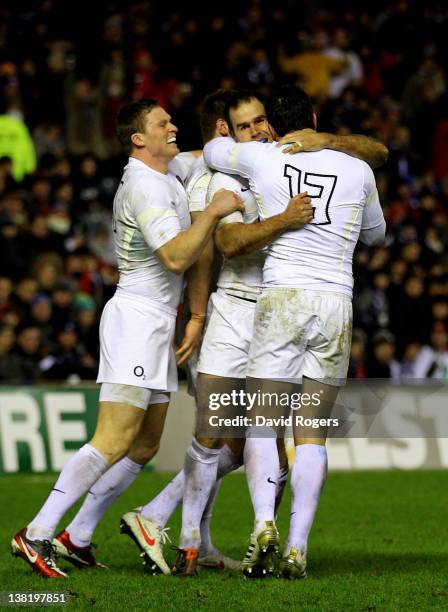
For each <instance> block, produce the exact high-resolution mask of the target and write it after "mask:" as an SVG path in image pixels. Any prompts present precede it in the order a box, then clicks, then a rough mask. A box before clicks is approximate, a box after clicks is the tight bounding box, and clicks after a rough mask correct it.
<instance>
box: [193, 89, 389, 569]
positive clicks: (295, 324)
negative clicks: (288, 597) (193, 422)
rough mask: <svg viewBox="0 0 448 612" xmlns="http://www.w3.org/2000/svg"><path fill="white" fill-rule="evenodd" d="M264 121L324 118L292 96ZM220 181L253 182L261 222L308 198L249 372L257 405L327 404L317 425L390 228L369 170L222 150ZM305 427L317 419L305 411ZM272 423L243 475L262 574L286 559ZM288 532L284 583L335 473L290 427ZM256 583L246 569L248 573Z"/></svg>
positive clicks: (257, 326) (282, 128)
mask: <svg viewBox="0 0 448 612" xmlns="http://www.w3.org/2000/svg"><path fill="white" fill-rule="evenodd" d="M267 112H268V116H269V118H270V121H271V122H272V125H273V127H274V129H275V130H276V132H277V134H278V135H279V136H285V135H287V134H288V133H289V132H292V131H293V130H300V129H307V130H312V129H315V127H316V116H315V114H314V113H313V109H312V106H311V102H310V100H309V99H308V97H307V96H306V94H305V93H304V92H303V91H301V90H300V89H298V88H295V87H285V88H283V89H282V90H279V91H278V92H277V93H276V94H274V95H272V96H271V98H270V104H268V107H267ZM204 156H205V160H206V162H207V163H208V164H209V165H210V166H211V167H212V168H214V169H216V170H219V171H221V172H226V173H229V174H235V173H238V174H240V175H241V176H242V177H244V178H246V179H247V180H248V181H249V185H250V187H251V190H252V191H253V193H254V194H255V197H256V200H257V205H258V211H259V215H260V218H261V219H262V220H264V219H269V218H271V217H272V216H275V215H277V214H279V213H280V212H281V211H283V210H284V209H285V205H286V203H287V202H288V201H289V199H290V198H291V197H293V196H294V195H295V194H297V193H299V192H301V191H303V190H305V189H306V190H307V192H308V194H309V195H310V197H311V198H312V202H313V209H314V216H313V220H312V221H311V222H310V223H309V224H307V225H305V226H304V227H303V228H302V229H300V230H299V231H291V232H285V233H284V234H282V236H280V238H278V239H277V240H276V241H274V242H273V243H272V245H271V246H270V247H269V249H268V254H267V258H266V262H265V266H264V271H263V290H262V293H261V296H260V297H259V299H258V301H257V307H256V312H255V323H254V331H253V340H252V343H251V347H250V354H249V363H248V386H247V390H248V392H249V393H257V392H260V391H261V392H263V393H271V394H277V395H278V396H279V395H280V394H282V393H289V394H290V393H291V392H292V391H293V390H294V389H295V385H297V384H298V383H302V393H303V394H304V395H305V396H308V395H309V396H310V397H312V396H313V394H317V395H318V396H319V398H320V401H319V409H318V411H317V413H318V415H319V416H323V417H325V416H328V415H329V414H330V412H331V408H332V406H333V404H334V401H335V398H336V396H337V392H338V388H339V386H340V385H341V384H343V382H344V380H345V377H346V374H347V368H348V359H349V353H350V339H351V321H352V310H351V296H352V286H353V278H352V256H353V250H354V247H355V245H356V242H357V240H358V238H359V237H360V236H361V239H362V240H363V242H365V243H367V244H379V243H380V242H381V241H382V240H383V239H384V234H385V222H384V217H383V213H382V210H381V206H380V204H379V199H378V193H377V190H376V186H375V179H374V176H373V173H372V170H371V169H370V167H369V166H368V165H367V164H366V163H364V162H363V161H360V160H358V159H355V158H353V157H349V156H347V155H344V154H343V153H340V152H337V151H331V150H327V149H324V150H321V151H318V152H310V153H303V154H300V155H296V156H294V158H293V159H292V158H289V157H287V158H285V156H284V154H283V152H282V151H281V149H279V148H278V147H276V145H275V144H262V143H243V144H241V143H235V142H232V141H231V140H230V139H229V138H219V139H215V140H214V141H212V142H211V143H209V144H208V145H206V147H205V150H204ZM301 415H302V416H305V417H307V416H313V417H314V416H315V415H316V414H315V412H313V408H310V407H309V406H308V407H305V406H302V408H301ZM257 416H260V417H265V418H269V417H271V420H270V421H268V420H266V421H263V422H264V423H268V424H267V425H266V426H264V427H263V428H262V429H261V430H260V427H257V426H250V427H249V428H248V430H247V439H246V444H245V449H244V463H245V469H246V475H247V480H248V485H249V490H250V494H251V498H252V503H253V506H254V511H255V523H254V530H253V533H252V538H255V539H256V542H257V545H258V551H259V554H258V563H262V562H263V558H264V557H267V556H269V555H271V554H272V553H273V552H276V551H277V550H278V548H279V534H278V531H277V528H276V525H275V494H274V492H273V490H272V489H273V487H272V486H271V485H270V482H271V481H272V480H275V478H276V475H277V473H278V469H279V459H278V453H277V445H276V437H277V435H278V434H279V431H278V429H276V428H275V426H274V424H273V423H275V421H274V420H273V418H272V417H278V416H279V406H277V407H276V409H275V410H270V409H269V407H266V406H264V405H263V403H262V402H260V403H259V404H258V405H257V406H256V409H255V410H254V412H253V414H252V417H253V419H254V423H255V422H256V417H257ZM293 434H294V444H295V450H296V452H295V459H294V465H293V469H292V479H291V486H292V512H291V524H290V531H289V535H288V539H287V542H286V547H285V550H284V554H283V558H282V561H281V564H280V570H281V573H282V575H283V576H285V577H288V578H300V577H303V576H305V574H306V554H307V541H308V535H309V532H310V529H311V526H312V523H313V519H314V515H315V512H316V509H317V505H318V501H319V498H320V493H321V490H322V487H323V484H324V481H325V477H326V472H327V456H326V448H325V438H326V428H325V427H321V428H320V429H319V430H317V432H316V430H315V429H309V430H308V429H307V428H303V427H302V426H298V425H296V424H295V421H294V427H293ZM246 569H247V573H249V574H250V570H251V567H250V564H246Z"/></svg>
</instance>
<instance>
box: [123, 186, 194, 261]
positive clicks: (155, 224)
mask: <svg viewBox="0 0 448 612" xmlns="http://www.w3.org/2000/svg"><path fill="white" fill-rule="evenodd" d="M133 212H134V214H135V220H136V222H137V225H138V227H139V229H140V231H141V232H142V234H143V237H144V239H145V242H146V243H147V245H148V246H149V247H150V248H151V249H152V251H157V249H160V247H161V246H163V245H164V244H165V243H167V242H169V241H170V240H172V239H173V238H174V237H175V236H177V234H178V233H179V232H180V231H181V229H182V228H181V226H180V221H179V216H178V214H177V211H176V207H175V204H174V202H173V201H172V199H171V195H170V192H169V189H167V188H166V187H165V185H163V184H161V185H154V184H152V185H145V183H144V182H143V181H141V182H140V183H139V184H137V185H136V187H135V190H134V194H133Z"/></svg>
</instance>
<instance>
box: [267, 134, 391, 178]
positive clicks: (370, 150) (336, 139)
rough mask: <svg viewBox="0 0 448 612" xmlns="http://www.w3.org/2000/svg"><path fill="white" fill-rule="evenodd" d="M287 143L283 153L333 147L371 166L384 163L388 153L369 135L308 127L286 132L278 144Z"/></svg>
mask: <svg viewBox="0 0 448 612" xmlns="http://www.w3.org/2000/svg"><path fill="white" fill-rule="evenodd" d="M289 143H291V144H290V146H287V147H285V148H284V149H283V152H284V153H300V152H302V153H303V152H304V151H320V150H321V149H333V150H334V151H340V152H341V153H347V155H351V156H352V157H357V158H358V159H362V160H363V161H365V162H367V163H368V164H369V166H371V167H372V168H378V167H379V166H382V165H383V164H385V163H386V161H387V157H388V154H389V152H388V149H387V147H386V146H385V145H384V144H383V143H382V142H379V141H378V140H375V139H374V138H370V137H369V136H363V135H362V134H349V135H346V136H338V135H336V134H328V133H326V132H316V131H315V130H312V129H310V128H307V129H305V130H299V131H297V132H290V133H289V134H286V136H284V137H283V138H282V139H281V140H279V144H278V146H282V145H285V144H289Z"/></svg>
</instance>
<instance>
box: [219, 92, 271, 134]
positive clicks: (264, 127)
mask: <svg viewBox="0 0 448 612" xmlns="http://www.w3.org/2000/svg"><path fill="white" fill-rule="evenodd" d="M229 118H230V122H231V125H232V132H233V136H234V138H235V140H236V141H237V142H251V141H252V140H264V139H267V141H268V142H272V136H271V132H270V129H269V123H268V120H267V118H266V111H265V109H264V106H263V104H262V103H261V102H260V100H257V98H251V99H250V100H249V101H247V102H242V103H241V104H240V105H239V106H238V108H231V109H230V111H229Z"/></svg>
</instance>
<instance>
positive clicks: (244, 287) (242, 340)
mask: <svg viewBox="0 0 448 612" xmlns="http://www.w3.org/2000/svg"><path fill="white" fill-rule="evenodd" d="M229 107H230V108H229V118H228V124H229V127H230V128H231V131H232V133H233V134H234V135H235V136H236V138H237V139H240V140H241V141H242V142H247V141H251V140H272V138H271V135H270V128H269V125H268V122H267V119H266V112H265V109H264V106H263V104H262V102H261V101H260V100H259V99H258V98H257V97H256V95H255V94H254V93H252V92H240V93H236V94H233V96H232V100H231V101H230V102H229ZM202 119H203V120H205V117H204V116H203V117H202ZM209 119H210V116H209ZM212 127H213V132H210V129H209V130H208V131H207V132H206V134H207V135H206V134H204V137H205V140H207V139H209V138H210V137H211V135H213V133H214V135H217V134H219V133H221V135H223V133H222V132H223V130H225V126H224V124H223V122H222V119H220V117H219V114H218V115H215V118H214V124H213V126H212ZM305 137H306V138H307V143H306V146H309V147H313V148H314V147H317V148H319V147H321V146H325V144H330V138H333V137H332V136H331V135H324V134H322V135H321V134H316V133H315V132H313V134H305V133H301V138H302V139H304V138H305ZM289 140H291V138H289ZM331 144H332V145H333V146H335V147H342V148H346V149H347V151H348V152H350V153H353V154H356V155H360V156H365V157H366V158H367V159H368V160H369V161H370V162H371V163H372V165H375V164H377V163H383V162H384V158H385V155H386V154H387V151H385V148H384V147H383V145H381V144H380V143H376V142H375V141H372V140H371V139H367V138H364V137H358V136H353V137H352V136H350V137H348V138H345V137H342V138H340V139H339V140H338V137H334V138H333V141H332V142H331ZM222 184H225V185H226V186H227V188H230V189H235V190H237V191H238V192H240V193H241V192H242V193H244V194H245V197H246V200H245V213H244V215H238V216H236V215H232V216H231V217H228V218H226V219H225V220H223V221H224V222H221V224H220V226H219V228H218V229H217V231H216V232H215V242H216V244H217V246H218V248H219V249H220V250H221V252H222V253H223V255H224V256H225V260H224V265H223V269H222V271H221V274H220V277H219V279H218V291H217V292H216V293H215V294H213V295H212V296H211V298H210V307H209V311H210V316H209V322H208V325H207V330H206V333H205V337H204V342H203V345H202V349H201V355H200V360H199V366H198V370H199V372H200V374H199V385H198V386H199V388H198V399H199V405H198V408H199V410H198V428H197V433H198V437H197V439H196V440H193V443H192V445H191V447H190V449H189V451H188V454H187V459H186V465H185V470H182V471H181V472H180V473H179V474H178V475H177V476H176V478H175V479H174V480H173V481H172V482H171V483H170V484H169V485H168V486H167V487H166V489H165V490H164V491H162V492H161V493H160V495H159V496H157V497H156V498H155V499H154V500H153V501H152V502H150V503H149V504H148V505H147V506H145V508H144V509H143V510H142V516H143V518H144V519H145V520H146V521H147V522H145V523H144V524H145V526H146V532H147V534H148V536H149V537H150V539H151V540H153V539H157V533H158V532H160V529H161V528H163V527H164V525H165V524H166V522H167V520H168V518H169V516H170V515H171V513H172V512H173V511H174V509H175V507H176V505H177V503H179V502H180V501H181V499H182V495H183V492H184V481H185V473H186V472H187V473H188V471H190V474H192V475H194V479H195V483H193V487H192V488H191V493H189V494H188V493H187V499H186V500H185V499H184V504H183V505H184V516H185V517H186V518H185V522H186V526H185V533H184V535H183V536H182V537H185V539H184V540H182V539H181V543H180V546H181V548H183V550H184V553H183V554H181V555H180V558H179V560H178V563H177V564H176V566H181V568H182V569H181V571H179V572H178V573H181V574H183V573H184V572H185V573H187V574H194V572H195V564H196V563H197V556H198V554H200V555H201V559H200V561H201V562H206V563H212V562H215V564H216V563H217V562H219V561H223V560H224V563H226V564H227V565H228V566H230V563H228V560H227V559H224V558H223V557H222V556H221V554H220V553H219V551H216V550H215V549H214V547H213V546H212V545H211V539H210V534H209V520H210V516H211V507H212V502H213V500H214V498H215V495H216V490H217V487H218V486H219V485H217V484H214V473H215V470H217V474H218V476H219V477H221V476H222V475H223V474H224V473H227V472H228V471H230V470H231V469H235V468H236V467H238V466H239V465H240V464H241V449H242V447H243V441H242V440H241V439H240V440H239V441H238V440H236V441H235V440H234V441H231V440H228V439H227V440H226V442H227V444H225V445H224V447H223V450H222V451H221V453H220V454H219V455H218V458H216V454H215V453H214V452H213V451H214V449H216V448H217V447H219V446H221V445H222V444H223V442H224V440H221V439H220V437H219V436H218V435H217V433H216V434H215V436H214V437H212V436H211V435H210V432H208V438H207V436H204V433H205V432H204V431H201V418H202V417H204V416H205V415H206V414H207V413H208V414H209V411H208V406H207V398H208V396H209V394H210V393H212V392H216V391H224V390H227V391H229V390H230V389H243V388H244V382H245V376H246V366H247V356H248V350H249V344H250V340H251V336H252V322H253V316H254V312H255V301H256V299H257V297H258V295H259V292H260V283H261V268H262V264H263V260H264V256H263V255H260V254H259V253H257V251H259V250H260V249H261V248H262V247H263V246H264V245H266V244H268V243H269V242H270V241H272V240H273V239H274V238H275V237H277V236H278V235H279V234H280V233H281V231H285V224H284V221H285V219H284V218H283V219H282V217H281V216H280V217H276V218H274V217H271V218H270V219H269V220H268V221H269V222H270V223H268V224H267V223H266V221H265V222H262V223H254V221H256V220H257V216H258V215H257V212H256V210H255V202H254V200H253V198H252V194H251V193H250V192H249V189H248V186H247V183H246V182H244V181H240V180H237V179H236V178H235V177H225V176H224V175H220V174H219V173H216V174H215V175H214V176H212V174H211V173H210V171H209V170H208V169H207V168H206V167H204V165H203V162H202V160H200V159H199V160H198V161H197V162H196V164H195V168H194V170H193V173H192V180H191V181H190V182H189V184H188V186H187V192H188V193H189V196H190V197H189V202H190V210H191V211H192V214H194V213H195V212H196V211H202V210H204V207H205V204H206V198H207V194H208V197H209V198H210V197H211V196H212V194H213V191H214V190H215V189H219V188H220V186H221V185H222ZM304 221H305V219H301V223H299V224H298V225H303V222H304ZM282 222H283V229H282V225H281V224H282ZM243 253H246V254H247V253H249V254H251V255H249V256H246V257H244V258H243V257H235V258H234V259H232V257H234V256H236V255H239V254H243ZM227 437H228V436H227ZM207 449H209V450H207ZM282 459H283V461H282V463H283V465H282V466H281V468H282V469H281V470H280V471H279V476H278V477H277V478H276V479H271V481H270V482H271V486H272V483H274V484H275V491H276V504H278V501H279V499H280V497H281V491H282V489H283V486H284V482H285V480H286V475H287V463H286V457H285V455H284V453H283V456H282ZM216 463H218V467H217V468H216ZM196 470H197V472H198V473H199V475H198V474H197V473H195V472H196ZM207 472H209V473H208V474H207ZM210 486H211V487H212V493H211V496H210V498H209V501H208V502H207V497H208V493H209V491H210ZM205 503H207V506H206V508H205V511H204V512H203V508H204V505H205ZM202 512H203V514H202V521H201V513H202ZM141 518H142V517H140V522H142V520H141ZM126 521H129V522H130V523H132V522H135V521H136V519H135V518H132V515H131V514H129V513H128V515H127V516H126ZM199 521H201V522H200V527H199ZM131 529H132V531H133V534H134V536H135V538H138V539H139V545H140V546H141V548H142V549H143V550H145V551H146V552H147V554H148V556H150V557H151V558H152V559H153V560H154V559H155V558H156V555H155V554H154V552H155V551H154V547H150V546H148V545H147V544H145V538H144V536H143V535H142V534H141V533H139V531H140V526H139V525H135V526H134V528H131ZM199 534H200V539H201V543H200V547H199V542H198V540H199V538H198V535H199ZM188 538H190V539H188ZM187 544H190V545H189V546H188V545H187ZM198 548H199V552H198ZM186 549H189V550H186ZM187 556H188V559H187ZM157 557H158V555H157ZM257 560H258V545H257V541H256V538H251V545H250V547H249V551H248V558H246V564H247V565H249V567H250V569H251V571H253V570H254V569H255V566H256V565H257V563H256V562H257ZM187 561H188V562H187ZM270 567H271V563H270V562H269V563H264V562H263V563H262V564H260V566H259V567H257V568H256V569H257V571H259V572H260V573H261V574H266V570H267V568H270ZM179 569H180V568H179Z"/></svg>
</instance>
